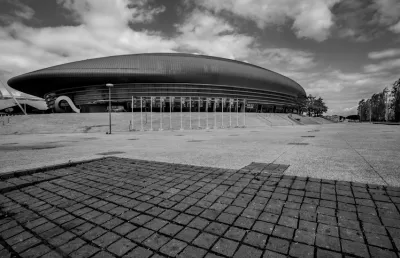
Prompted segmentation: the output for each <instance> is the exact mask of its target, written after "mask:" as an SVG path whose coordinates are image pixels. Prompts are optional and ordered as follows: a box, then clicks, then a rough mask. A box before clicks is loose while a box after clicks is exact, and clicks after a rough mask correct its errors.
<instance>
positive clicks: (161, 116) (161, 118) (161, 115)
mask: <svg viewBox="0 0 400 258" xmlns="http://www.w3.org/2000/svg"><path fill="white" fill-rule="evenodd" d="M162 102H163V100H162V97H160V129H159V130H160V131H162V130H163V128H162V120H163V114H162V111H163V104H162Z"/></svg>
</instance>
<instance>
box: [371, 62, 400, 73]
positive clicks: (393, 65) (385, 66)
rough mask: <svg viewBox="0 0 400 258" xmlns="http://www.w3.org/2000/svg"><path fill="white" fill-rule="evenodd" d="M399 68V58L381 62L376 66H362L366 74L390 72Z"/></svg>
mask: <svg viewBox="0 0 400 258" xmlns="http://www.w3.org/2000/svg"><path fill="white" fill-rule="evenodd" d="M399 68H400V58H398V59H392V60H387V61H382V62H380V63H378V64H369V65H365V66H364V70H365V72H367V73H376V72H381V71H391V70H394V69H399Z"/></svg>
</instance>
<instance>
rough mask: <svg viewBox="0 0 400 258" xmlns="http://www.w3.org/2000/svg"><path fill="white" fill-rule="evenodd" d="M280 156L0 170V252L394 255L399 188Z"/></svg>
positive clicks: (399, 224)
mask: <svg viewBox="0 0 400 258" xmlns="http://www.w3.org/2000/svg"><path fill="white" fill-rule="evenodd" d="M285 167H286V168H287V166H285V165H275V164H274V165H265V164H264V165H263V164H260V163H253V164H250V165H249V166H247V167H245V168H243V169H240V170H229V169H218V168H209V167H199V166H190V165H178V164H169V163H161V162H151V161H142V160H132V159H122V158H115V157H108V158H104V159H101V160H97V161H92V162H89V163H84V164H80V165H75V166H72V167H66V168H57V169H54V170H48V171H37V173H35V174H32V175H24V176H20V177H13V175H8V176H3V177H2V180H1V182H0V192H1V194H0V207H1V209H0V210H1V213H0V257H207V258H211V257H255V258H256V257H287V256H290V257H301V258H306V257H399V254H400V253H399V250H400V213H399V208H400V188H394V187H382V186H378V185H366V184H359V183H350V182H344V181H330V180H320V179H314V178H304V177H295V176H282V175H281V174H280V173H282V172H283V170H284V169H285ZM268 168H269V170H270V171H269V170H268ZM275 169H277V170H276V171H275V172H274V170H275Z"/></svg>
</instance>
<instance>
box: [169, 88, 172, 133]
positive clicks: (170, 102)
mask: <svg viewBox="0 0 400 258" xmlns="http://www.w3.org/2000/svg"><path fill="white" fill-rule="evenodd" d="M171 111H172V98H171V96H169V130H172V123H171V113H172V112H171Z"/></svg>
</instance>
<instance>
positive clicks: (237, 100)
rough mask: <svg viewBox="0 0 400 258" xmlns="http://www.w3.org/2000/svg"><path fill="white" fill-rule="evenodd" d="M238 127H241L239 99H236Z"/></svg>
mask: <svg viewBox="0 0 400 258" xmlns="http://www.w3.org/2000/svg"><path fill="white" fill-rule="evenodd" d="M236 127H239V99H236Z"/></svg>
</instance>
